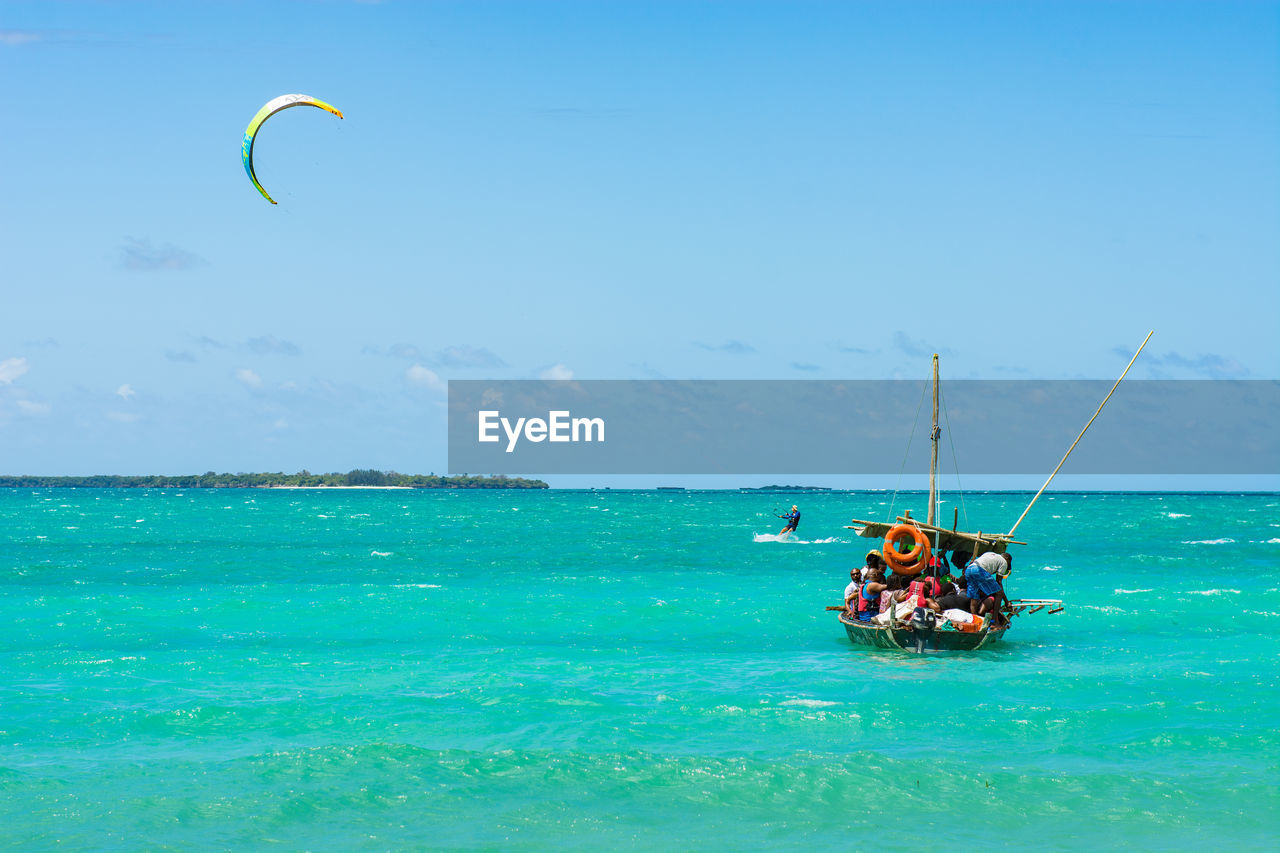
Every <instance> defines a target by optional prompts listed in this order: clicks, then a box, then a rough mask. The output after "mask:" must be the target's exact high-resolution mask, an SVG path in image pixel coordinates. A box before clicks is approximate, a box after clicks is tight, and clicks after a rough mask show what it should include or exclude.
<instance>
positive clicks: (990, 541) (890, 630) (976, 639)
mask: <svg viewBox="0 0 1280 853" xmlns="http://www.w3.org/2000/svg"><path fill="white" fill-rule="evenodd" d="M1151 334H1154V333H1151ZM1151 334H1148V335H1147V338H1146V340H1144V341H1143V342H1142V346H1140V347H1138V351H1137V352H1135V353H1134V354H1133V358H1132V359H1130V361H1129V366H1128V367H1126V368H1125V369H1124V373H1121V374H1120V378H1119V379H1117V380H1116V384H1115V385H1113V386H1112V387H1111V391H1110V393H1108V394H1107V396H1106V398H1104V399H1103V401H1102V404H1101V405H1099V406H1098V411H1096V412H1094V413H1093V417H1092V418H1090V419H1089V422H1088V423H1086V424H1085V425H1084V429H1082V430H1080V435H1078V436H1077V437H1076V440H1075V441H1074V442H1072V444H1071V447H1070V448H1068V449H1067V452H1066V455H1064V456H1063V457H1062V461H1061V462H1059V463H1058V467H1057V468H1054V469H1053V473H1052V474H1050V475H1049V479H1048V480H1046V481H1045V483H1044V485H1043V486H1041V487H1040V491H1038V492H1036V494H1035V497H1033V498H1032V499H1031V503H1029V504H1027V508H1026V509H1024V510H1023V511H1022V515H1021V516H1019V517H1018V520H1017V521H1016V522H1015V523H1014V525H1013V527H1011V528H1010V529H1009V532H1008V533H983V532H982V531H978V532H977V533H968V532H965V531H961V530H958V529H957V527H958V525H959V509H957V510H956V514H955V517H954V518H953V522H952V526H951V528H950V529H947V528H945V527H940V526H938V525H937V524H936V523H935V521H936V519H935V511H936V509H937V506H938V439H939V437H940V436H941V434H942V430H941V429H939V427H938V355H937V353H934V356H933V427H932V429H931V431H930V433H929V440H930V444H931V451H930V458H929V511H928V516H927V520H926V521H923V522H922V521H920V520H918V519H915V518H912V517H911V511H910V510H908V511H907V512H906V513H905V514H903V515H900V516H897V519H896V521H893V522H887V521H866V520H863V519H857V518H855V519H853V524H851V525H849V526H848V529H850V530H853V531H855V532H856V533H857V534H858V535H859V536H861V537H864V538H868V539H878V540H881V541H882V542H884V547H886V548H887V547H889V543H888V541H886V536H887V534H888V533H889V531H890V530H891V529H892V528H894V527H896V526H898V525H900V524H906V525H909V526H912V527H915V528H916V529H917V530H918V531H919V532H920V533H921V534H924V536H926V537H927V538H928V540H929V542H930V544H931V546H932V548H933V550H935V551H936V550H939V549H942V550H946V551H950V552H952V553H953V554H954V553H955V552H957V551H963V552H967V553H968V554H969V555H970V557H969V559H974V558H977V557H978V556H980V555H982V554H984V553H987V552H995V553H997V554H1005V553H1007V552H1008V548H1009V546H1010V545H1025V544H1027V543H1025V542H1020V541H1018V540H1016V539H1014V538H1013V535H1014V531H1016V530H1017V529H1018V525H1020V524H1022V520H1023V519H1024V518H1026V517H1027V513H1028V512H1030V511H1031V507H1032V506H1034V505H1035V503H1036V501H1037V500H1039V498H1040V495H1042V494H1044V490H1045V489H1047V488H1048V487H1049V484H1050V483H1051V482H1053V478H1054V477H1055V476H1057V473H1058V471H1060V470H1061V469H1062V465H1063V463H1065V462H1066V461H1067V457H1068V456H1070V455H1071V451H1072V450H1075V447H1076V445H1077V444H1079V443H1080V439H1081V438H1084V434H1085V432H1087V431H1088V429H1089V426H1090V425H1091V424H1092V423H1093V421H1094V419H1095V418H1097V417H1098V414H1099V413H1101V412H1102V407H1103V406H1105V405H1106V404H1107V400H1110V399H1111V395H1112V394H1114V393H1115V390H1116V388H1117V387H1119V385H1120V382H1121V381H1122V380H1123V379H1124V377H1125V375H1126V374H1128V372H1129V368H1130V367H1133V363H1134V362H1135V361H1137V360H1138V354H1139V353H1141V352H1142V349H1143V347H1145V346H1146V345H1147V341H1149V340H1151ZM1001 585H1002V586H1003V583H1002V584H1001ZM1009 605H1010V606H1009V607H1007V608H1006V609H1005V610H1004V612H1003V613H1002V617H1003V618H1002V620H1001V623H1000V624H998V625H997V624H996V620H992V619H988V620H987V621H986V625H985V627H984V628H983V630H981V631H976V632H966V631H959V630H955V629H953V628H950V627H946V623H945V620H943V619H942V617H941V616H937V615H931V614H929V613H928V612H927V611H924V610H922V609H918V610H917V611H916V613H915V614H914V615H913V617H912V618H911V619H908V620H898V619H896V618H894V617H892V616H891V617H890V621H889V624H888V625H879V624H875V623H872V622H860V621H858V620H857V619H856V618H855V617H854V616H853V615H852V614H850V613H849V612H848V611H846V610H845V609H844V608H843V607H829V608H827V609H828V610H836V611H839V613H840V616H839V619H840V624H842V625H843V626H844V629H845V633H847V634H848V635H849V640H850V641H851V642H853V643H855V644H857V645H863V646H871V647H874V648H880V649H900V650H903V651H909V652H915V653H924V652H933V651H957V652H968V651H977V650H978V649H981V648H985V647H987V646H989V645H991V644H993V643H995V642H998V641H999V640H1000V639H1002V638H1003V637H1004V635H1005V633H1006V632H1008V630H1009V627H1010V626H1011V625H1012V622H1013V619H1014V618H1015V617H1017V616H1019V615H1021V614H1023V613H1036V612H1038V611H1040V610H1042V609H1044V608H1049V612H1050V613H1059V612H1061V611H1062V609H1063V603H1062V602H1061V601H1059V600H1057V599H1010V602H1009Z"/></svg>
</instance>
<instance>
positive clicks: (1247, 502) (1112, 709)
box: [0, 489, 1280, 851]
mask: <svg viewBox="0 0 1280 853" xmlns="http://www.w3.org/2000/svg"><path fill="white" fill-rule="evenodd" d="M890 497H891V496H890V495H887V494H883V493H840V492H831V493H815V494H799V495H795V494H782V495H774V494H768V493H754V494H739V493H729V492H656V491H655V492H625V491H618V492H615V491H600V492H563V491H547V492H526V491H486V492H464V491H372V490H371V491H339V490H329V491H315V490H282V489H278V490H208V491H201V490H190V491H180V490H151V491H148V490H91V489H11V490H0V626H3V631H2V632H0V849H6V850H8V849H12V850H46V849H58V850H141V849H146V850H205V849H212V850H222V849H240V850H261V849H272V848H278V849H285V850H342V851H347V850H352V851H355V850H406V849H426V850H455V849H456V850H476V849H480V850H502V851H509V850H555V851H562V850H664V851H665V850H733V851H740V850H805V851H814V850H841V851H844V850H861V849H875V850H918V849H921V848H930V847H932V848H940V849H948V850H969V849H976V850H990V849H1032V848H1034V849H1045V850H1091V849H1108V850H1115V849H1140V850H1233V851H1240V850H1273V849H1275V847H1276V838H1277V837H1278V836H1280V792H1278V787H1277V786H1278V785H1280V639H1278V637H1280V496H1276V495H1265V494H1264V495H1251V496H1250V495H1181V494H1088V495H1086V494H1051V495H1047V496H1046V497H1044V498H1042V499H1041V500H1040V502H1039V503H1038V504H1037V505H1036V507H1035V509H1034V510H1033V511H1032V514H1031V515H1030V516H1029V517H1028V520H1027V521H1026V522H1024V524H1023V525H1022V527H1021V528H1019V530H1018V533H1019V538H1022V539H1025V540H1026V541H1027V542H1028V544H1027V545H1026V546H1019V547H1016V548H1015V549H1014V552H1015V554H1016V555H1017V558H1016V560H1015V562H1014V573H1013V575H1012V577H1011V578H1010V580H1009V584H1008V588H1009V591H1010V593H1011V595H1012V596H1014V597H1034V598H1061V599H1064V600H1065V601H1066V603H1067V607H1066V610H1065V611H1064V612H1062V613H1058V614H1055V615H1049V614H1048V613H1047V612H1045V611H1041V612H1040V613H1037V614H1034V615H1026V616H1020V617H1019V618H1018V619H1016V620H1015V622H1014V626H1013V629H1012V630H1011V631H1010V632H1009V633H1008V634H1007V635H1006V640H1005V641H1004V642H1002V643H999V644H997V645H995V646H993V647H992V648H990V649H989V650H983V651H980V652H977V653H972V654H940V655H933V656H926V657H916V656H908V655H905V654H903V653H897V652H888V651H879V650H871V649H866V648H862V647H856V646H853V645H851V644H850V642H849V640H848V638H847V637H846V636H845V634H844V631H843V629H842V628H841V626H840V624H839V623H838V622H837V620H836V615H835V614H834V613H831V612H828V611H826V610H825V609H824V608H825V606H826V605H829V604H838V603H840V601H841V596H842V591H843V589H844V586H845V584H846V583H847V582H848V569H849V568H850V567H851V566H852V565H854V564H861V562H862V557H863V555H864V554H865V553H866V550H867V548H868V545H869V542H868V540H862V539H857V538H856V537H854V536H853V535H852V532H851V531H849V530H847V529H845V525H846V524H848V523H849V520H850V519H851V518H852V517H859V518H868V519H884V518H886V517H887V516H888V513H889V510H890V507H889V501H890ZM1029 497H1030V496H1029V495H1024V494H987V495H984V494H973V495H966V496H965V498H964V507H963V515H962V517H961V524H962V526H963V525H964V524H965V518H967V519H968V527H969V529H983V530H1006V529H1008V526H1009V525H1010V524H1011V523H1012V522H1013V520H1014V519H1016V518H1017V516H1018V514H1019V513H1020V512H1021V510H1022V508H1023V506H1024V505H1025V504H1026V502H1027V500H1028V499H1029ZM792 503H799V505H800V509H801V510H802V512H803V517H802V521H801V524H800V529H799V531H798V532H797V536H796V537H795V539H796V541H792V542H773V541H767V540H768V538H769V537H767V536H766V535H765V534H772V533H777V531H778V529H779V528H781V526H782V522H781V521H779V520H778V519H776V518H775V517H774V516H773V513H774V512H783V511H784V510H785V508H786V507H789V506H790V504H792ZM923 504H924V499H923V498H922V496H920V495H919V494H913V495H907V496H903V495H899V496H898V497H897V502H896V504H895V507H894V511H895V512H901V511H902V509H904V508H908V507H910V508H913V509H914V511H915V514H917V515H923V510H924V507H923ZM953 507H956V508H958V507H959V504H958V503H947V504H944V506H943V517H944V518H947V520H948V521H949V520H950V517H951V515H952V508H953ZM758 539H759V540H765V541H757V540H758Z"/></svg>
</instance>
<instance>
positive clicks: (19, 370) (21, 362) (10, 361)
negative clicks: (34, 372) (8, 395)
mask: <svg viewBox="0 0 1280 853" xmlns="http://www.w3.org/2000/svg"><path fill="white" fill-rule="evenodd" d="M30 369H31V368H30V366H28V364H27V360H26V359H25V358H6V359H5V360H4V361H0V385H11V384H13V380H15V379H17V378H18V377H19V376H21V375H22V374H24V373H26V372H27V371H28V370H30Z"/></svg>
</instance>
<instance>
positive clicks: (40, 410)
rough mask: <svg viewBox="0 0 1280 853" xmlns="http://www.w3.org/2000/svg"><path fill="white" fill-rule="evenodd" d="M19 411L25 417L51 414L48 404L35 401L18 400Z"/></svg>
mask: <svg viewBox="0 0 1280 853" xmlns="http://www.w3.org/2000/svg"><path fill="white" fill-rule="evenodd" d="M17 402H18V411H19V412H22V414H24V415H47V414H49V404H48V403H37V402H35V401H34V400H18V401H17Z"/></svg>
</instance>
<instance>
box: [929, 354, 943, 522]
mask: <svg viewBox="0 0 1280 853" xmlns="http://www.w3.org/2000/svg"><path fill="white" fill-rule="evenodd" d="M941 435H942V431H941V430H939V429H938V354H937V353H936V352H935V353H934V354H933V428H932V429H930V430H929V444H930V445H931V446H932V449H931V450H930V452H929V517H928V523H929V524H933V523H934V518H933V516H934V513H935V512H936V510H937V508H938V438H939V436H941Z"/></svg>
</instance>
